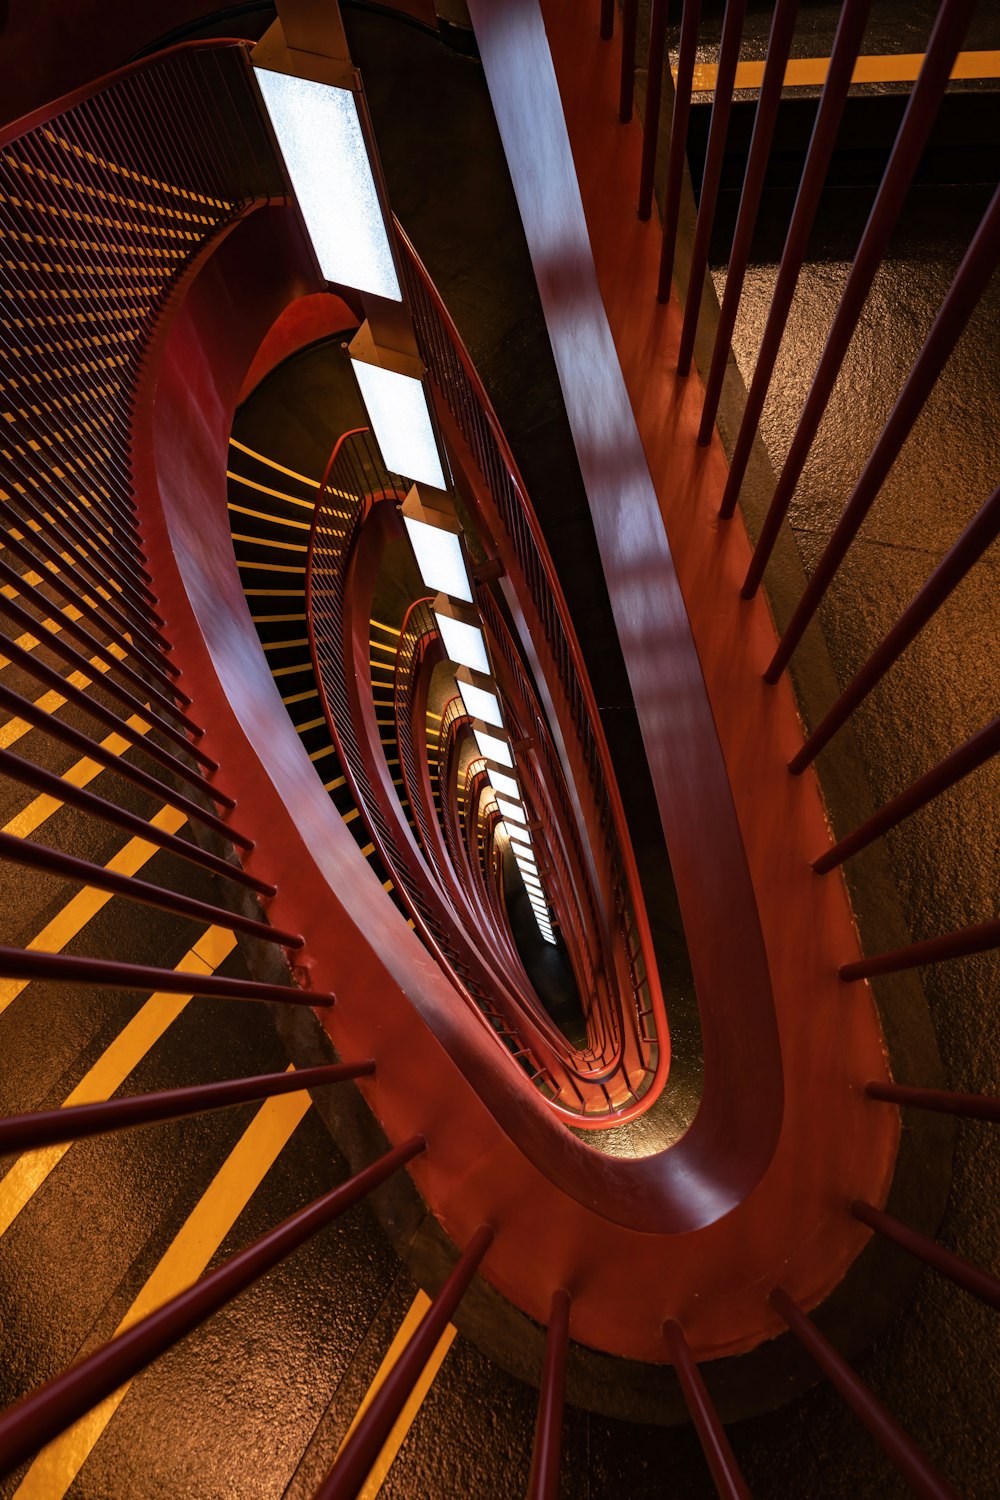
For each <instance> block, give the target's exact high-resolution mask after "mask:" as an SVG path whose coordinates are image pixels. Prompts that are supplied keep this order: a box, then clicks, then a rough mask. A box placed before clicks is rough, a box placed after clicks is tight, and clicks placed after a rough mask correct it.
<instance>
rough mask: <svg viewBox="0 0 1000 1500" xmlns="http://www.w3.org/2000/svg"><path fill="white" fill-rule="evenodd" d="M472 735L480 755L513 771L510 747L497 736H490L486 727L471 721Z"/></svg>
mask: <svg viewBox="0 0 1000 1500" xmlns="http://www.w3.org/2000/svg"><path fill="white" fill-rule="evenodd" d="M472 733H473V735H474V737H475V741H476V744H477V745H478V747H479V753H480V755H485V757H486V759H487V760H495V761H496V762H497V764H498V765H501V766H507V767H509V769H510V770H513V769H514V757H513V755H511V753H510V745H509V744H508V743H507V741H506V740H502V739H500V738H499V736H498V735H495V734H490V732H489V730H488V729H487V727H486V725H485V724H483V723H482V721H480V722H479V723H478V724H477V723H476V722H475V720H473V724H472Z"/></svg>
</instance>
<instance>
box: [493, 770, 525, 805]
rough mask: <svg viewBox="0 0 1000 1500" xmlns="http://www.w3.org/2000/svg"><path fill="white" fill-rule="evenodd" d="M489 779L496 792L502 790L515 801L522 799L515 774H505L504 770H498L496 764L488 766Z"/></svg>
mask: <svg viewBox="0 0 1000 1500" xmlns="http://www.w3.org/2000/svg"><path fill="white" fill-rule="evenodd" d="M486 776H487V780H488V781H489V783H490V786H491V787H492V788H493V790H494V791H495V792H502V793H503V795H504V796H505V797H513V798H514V799H515V801H517V802H520V800H521V789H520V787H519V786H518V784H517V782H516V781H515V780H514V778H513V776H505V775H504V773H503V771H498V770H497V769H496V767H495V766H487V767H486Z"/></svg>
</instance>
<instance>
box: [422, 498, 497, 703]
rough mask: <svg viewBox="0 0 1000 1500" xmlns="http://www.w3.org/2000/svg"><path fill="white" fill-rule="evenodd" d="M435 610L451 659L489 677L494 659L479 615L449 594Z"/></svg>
mask: <svg viewBox="0 0 1000 1500" xmlns="http://www.w3.org/2000/svg"><path fill="white" fill-rule="evenodd" d="M405 519H406V518H405V516H404V520H405ZM432 607H433V610H434V619H435V621H436V623H437V628H438V630H439V632H440V635H441V640H442V643H443V644H444V649H445V650H446V651H447V653H448V659H449V660H450V661H453V662H457V663H458V665H459V666H460V667H471V668H472V670H473V671H474V672H484V673H486V674H488V673H489V670H490V659H489V657H488V656H487V654H486V639H485V637H484V635H483V632H482V627H481V626H480V623H479V620H480V616H479V611H478V610H475V609H472V608H470V607H469V606H468V605H464V604H453V603H452V602H451V600H450V599H449V598H448V597H447V596H446V595H445V594H438V596H437V598H436V599H435V600H434V604H433V606H432Z"/></svg>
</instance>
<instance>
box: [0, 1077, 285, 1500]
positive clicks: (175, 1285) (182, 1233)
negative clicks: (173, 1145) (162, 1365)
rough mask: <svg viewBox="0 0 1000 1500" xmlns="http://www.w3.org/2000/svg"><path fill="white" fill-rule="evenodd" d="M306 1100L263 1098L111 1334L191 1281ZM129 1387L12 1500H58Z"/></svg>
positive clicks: (78, 1429) (68, 1435)
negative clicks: (262, 1101)
mask: <svg viewBox="0 0 1000 1500" xmlns="http://www.w3.org/2000/svg"><path fill="white" fill-rule="evenodd" d="M310 1103H311V1101H310V1098H309V1095H308V1093H307V1092H306V1091H305V1090H303V1091H302V1092H301V1093H297V1094H283V1095H278V1096H276V1097H275V1098H273V1099H266V1100H265V1101H264V1103H263V1104H262V1105H261V1107H260V1109H259V1110H258V1111H257V1113H256V1114H255V1115H254V1117H253V1119H252V1120H251V1122H250V1124H249V1125H248V1126H247V1128H246V1130H245V1131H244V1132H243V1134H242V1135H241V1136H240V1138H239V1140H238V1141H237V1142H236V1145H235V1146H234V1147H233V1149H232V1151H230V1153H229V1155H228V1156H227V1157H226V1160H225V1161H224V1162H223V1164H222V1166H221V1167H220V1168H219V1170H218V1172H217V1173H216V1174H215V1176H214V1177H213V1179H212V1181H211V1182H210V1183H209V1185H208V1187H207V1189H206V1190H205V1192H204V1193H203V1194H202V1196H201V1198H200V1199H199V1200H198V1203H197V1205H196V1206H195V1208H194V1209H193V1211H192V1212H191V1213H190V1214H189V1215H188V1217H187V1219H186V1220H185V1222H184V1224H183V1225H182V1226H181V1228H180V1230H179V1231H178V1233H177V1234H176V1235H175V1236H174V1239H173V1240H172V1241H171V1243H170V1245H169V1247H168V1249H167V1251H166V1253H165V1254H164V1255H163V1257H162V1258H161V1260H160V1261H159V1263H158V1265H157V1266H156V1268H155V1269H154V1270H153V1272H152V1274H151V1275H150V1276H149V1278H148V1279H147V1281H146V1283H145V1285H144V1286H143V1288H142V1291H141V1292H140V1293H139V1295H138V1297H136V1299H135V1301H134V1302H133V1303H132V1306H131V1307H130V1308H129V1310H128V1312H127V1313H126V1314H125V1316H124V1318H123V1319H122V1321H121V1322H120V1323H119V1325H118V1327H117V1328H116V1329H115V1332H116V1334H117V1333H123V1332H124V1331H125V1329H126V1328H131V1327H132V1326H133V1324H135V1323H138V1322H139V1320H140V1319H141V1318H144V1317H146V1316H147V1315H148V1314H149V1313H151V1312H155V1310H156V1309H157V1308H158V1307H162V1306H163V1304H164V1303H165V1302H168V1301H169V1300H170V1298H171V1297H176V1296H177V1295H178V1293H180V1292H183V1291H185V1290H186V1289H187V1288H188V1287H189V1286H192V1285H193V1284H194V1282H196V1281H197V1280H198V1278H199V1276H201V1274H202V1273H203V1271H204V1270H205V1267H206V1266H207V1265H208V1263H209V1261H210V1260H211V1258H212V1256H213V1255H214V1254H215V1252H216V1250H218V1248H219V1246H220V1245H221V1244H222V1242H223V1240H224V1239H225V1238H226V1236H227V1234H228V1233H229V1232H230V1230H231V1229H232V1227H233V1225H234V1224H235V1223H236V1221H237V1219H238V1218H239V1216H240V1214H241V1213H242V1212H243V1210H244V1208H246V1206H247V1204H248V1203H249V1201H250V1199H251V1198H252V1197H253V1195H254V1193H255V1192H256V1190H257V1188H258V1187H259V1186H260V1184H261V1182H262V1181H263V1180H264V1177H265V1176H266V1175H267V1172H268V1171H269V1170H270V1168H271V1167H272V1166H273V1165H274V1162H275V1161H276V1160H277V1157H278V1155H279V1153H280V1152H281V1150H282V1148H283V1147H284V1146H285V1145H287V1143H288V1141H289V1140H290V1139H291V1137H292V1135H293V1134H294V1132H295V1130H296V1128H297V1127H298V1125H299V1123H300V1122H301V1120H302V1118H303V1116H304V1115H305V1114H306V1112H307V1110H308V1109H309V1105H310ZM130 1385H131V1381H127V1382H126V1384H125V1385H122V1386H119V1388H118V1390H116V1391H115V1392H113V1394H112V1395H110V1396H108V1397H107V1398H106V1399H105V1400H104V1401H102V1402H101V1403H100V1405H99V1406H95V1407H94V1409H93V1410H92V1411H90V1412H88V1413H87V1415H86V1416H85V1417H81V1418H80V1420H79V1421H78V1422H75V1423H74V1424H73V1426H72V1427H69V1428H67V1430H66V1431H65V1432H64V1433H62V1435H61V1436H60V1437H57V1438H56V1439H55V1440H54V1441H53V1442H51V1443H49V1445H48V1447H47V1448H43V1449H42V1451H41V1453H39V1455H38V1457H37V1458H36V1459H35V1460H34V1462H33V1463H32V1465H31V1468H30V1469H29V1470H28V1472H27V1474H26V1475H25V1476H24V1478H23V1479H22V1481H21V1483H20V1484H19V1485H18V1487H17V1489H16V1490H15V1491H14V1500H62V1496H64V1495H65V1494H66V1491H67V1490H68V1489H69V1487H70V1485H71V1484H72V1483H73V1481H74V1480H75V1479H76V1476H77V1475H78V1474H79V1472H80V1470H81V1469H82V1467H83V1465H84V1464H85V1463H86V1461H87V1459H88V1457H89V1456H90V1453H91V1451H92V1449H93V1447H94V1444H95V1443H96V1442H97V1440H98V1438H99V1437H100V1436H101V1433H102V1432H103V1431H104V1429H105V1428H106V1427H107V1425H108V1423H109V1422H110V1421H111V1418H112V1417H113V1416H114V1414H115V1412H116V1411H117V1410H118V1408H119V1406H120V1405H121V1403H122V1401H123V1400H124V1399H125V1396H126V1394H127V1392H128V1389H129V1386H130Z"/></svg>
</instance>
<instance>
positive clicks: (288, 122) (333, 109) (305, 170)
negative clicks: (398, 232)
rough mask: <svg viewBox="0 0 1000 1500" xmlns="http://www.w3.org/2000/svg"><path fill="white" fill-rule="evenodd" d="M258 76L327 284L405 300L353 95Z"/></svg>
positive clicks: (264, 72)
mask: <svg viewBox="0 0 1000 1500" xmlns="http://www.w3.org/2000/svg"><path fill="white" fill-rule="evenodd" d="M254 72H255V73H256V75H257V83H258V86H259V87H260V91H261V94H262V96H263V99H264V104H265V105H266V107H267V112H268V115H269V116H270V119H271V124H272V125H273V126H274V133H275V135H276V136H277V138H278V144H279V146H280V147H281V154H282V156H283V157H284V158H285V165H286V166H287V168H288V175H289V177H290V178H291V180H292V186H293V187H294V189H295V196H296V198H297V199H298V202H299V207H300V208H301V210H302V217H303V219H304V220H305V225H306V229H307V230H308V232H309V238H310V240H311V241H312V245H313V249H314V250H315V252H316V259H317V260H318V261H319V267H320V270H321V272H322V273H323V275H324V276H325V278H326V280H327V281H335V282H338V283H339V284H341V285H342V286H351V287H357V288H358V290H359V291H362V292H373V293H374V294H375V296H377V297H388V298H389V299H390V300H391V301H393V302H400V301H401V300H402V295H403V294H402V292H401V291H400V289H399V280H398V278H397V276H396V267H395V264H394V262H393V258H392V250H391V248H390V246H389V237H388V235H387V233H386V227H385V219H384V218H383V216H382V205H381V203H380V202H379V197H378V192H377V190H376V187H375V178H374V175H373V173H372V166H371V161H370V159H369V156H368V147H367V145H366V143H365V138H364V133H363V131H362V129H361V119H360V116H359V114H358V105H357V100H356V98H355V96H354V94H353V93H352V91H351V90H350V89H346V88H334V87H332V86H331V85H330V84H327V83H315V82H313V81H312V80H311V79H308V78H295V77H293V76H292V75H291V74H288V73H274V72H271V71H270V69H267V68H255V69H254ZM384 451H385V450H384V449H383V452H384ZM387 462H388V460H387ZM390 467H392V465H390ZM397 472H400V473H403V474H406V473H409V470H407V469H402V470H398V471H397Z"/></svg>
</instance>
